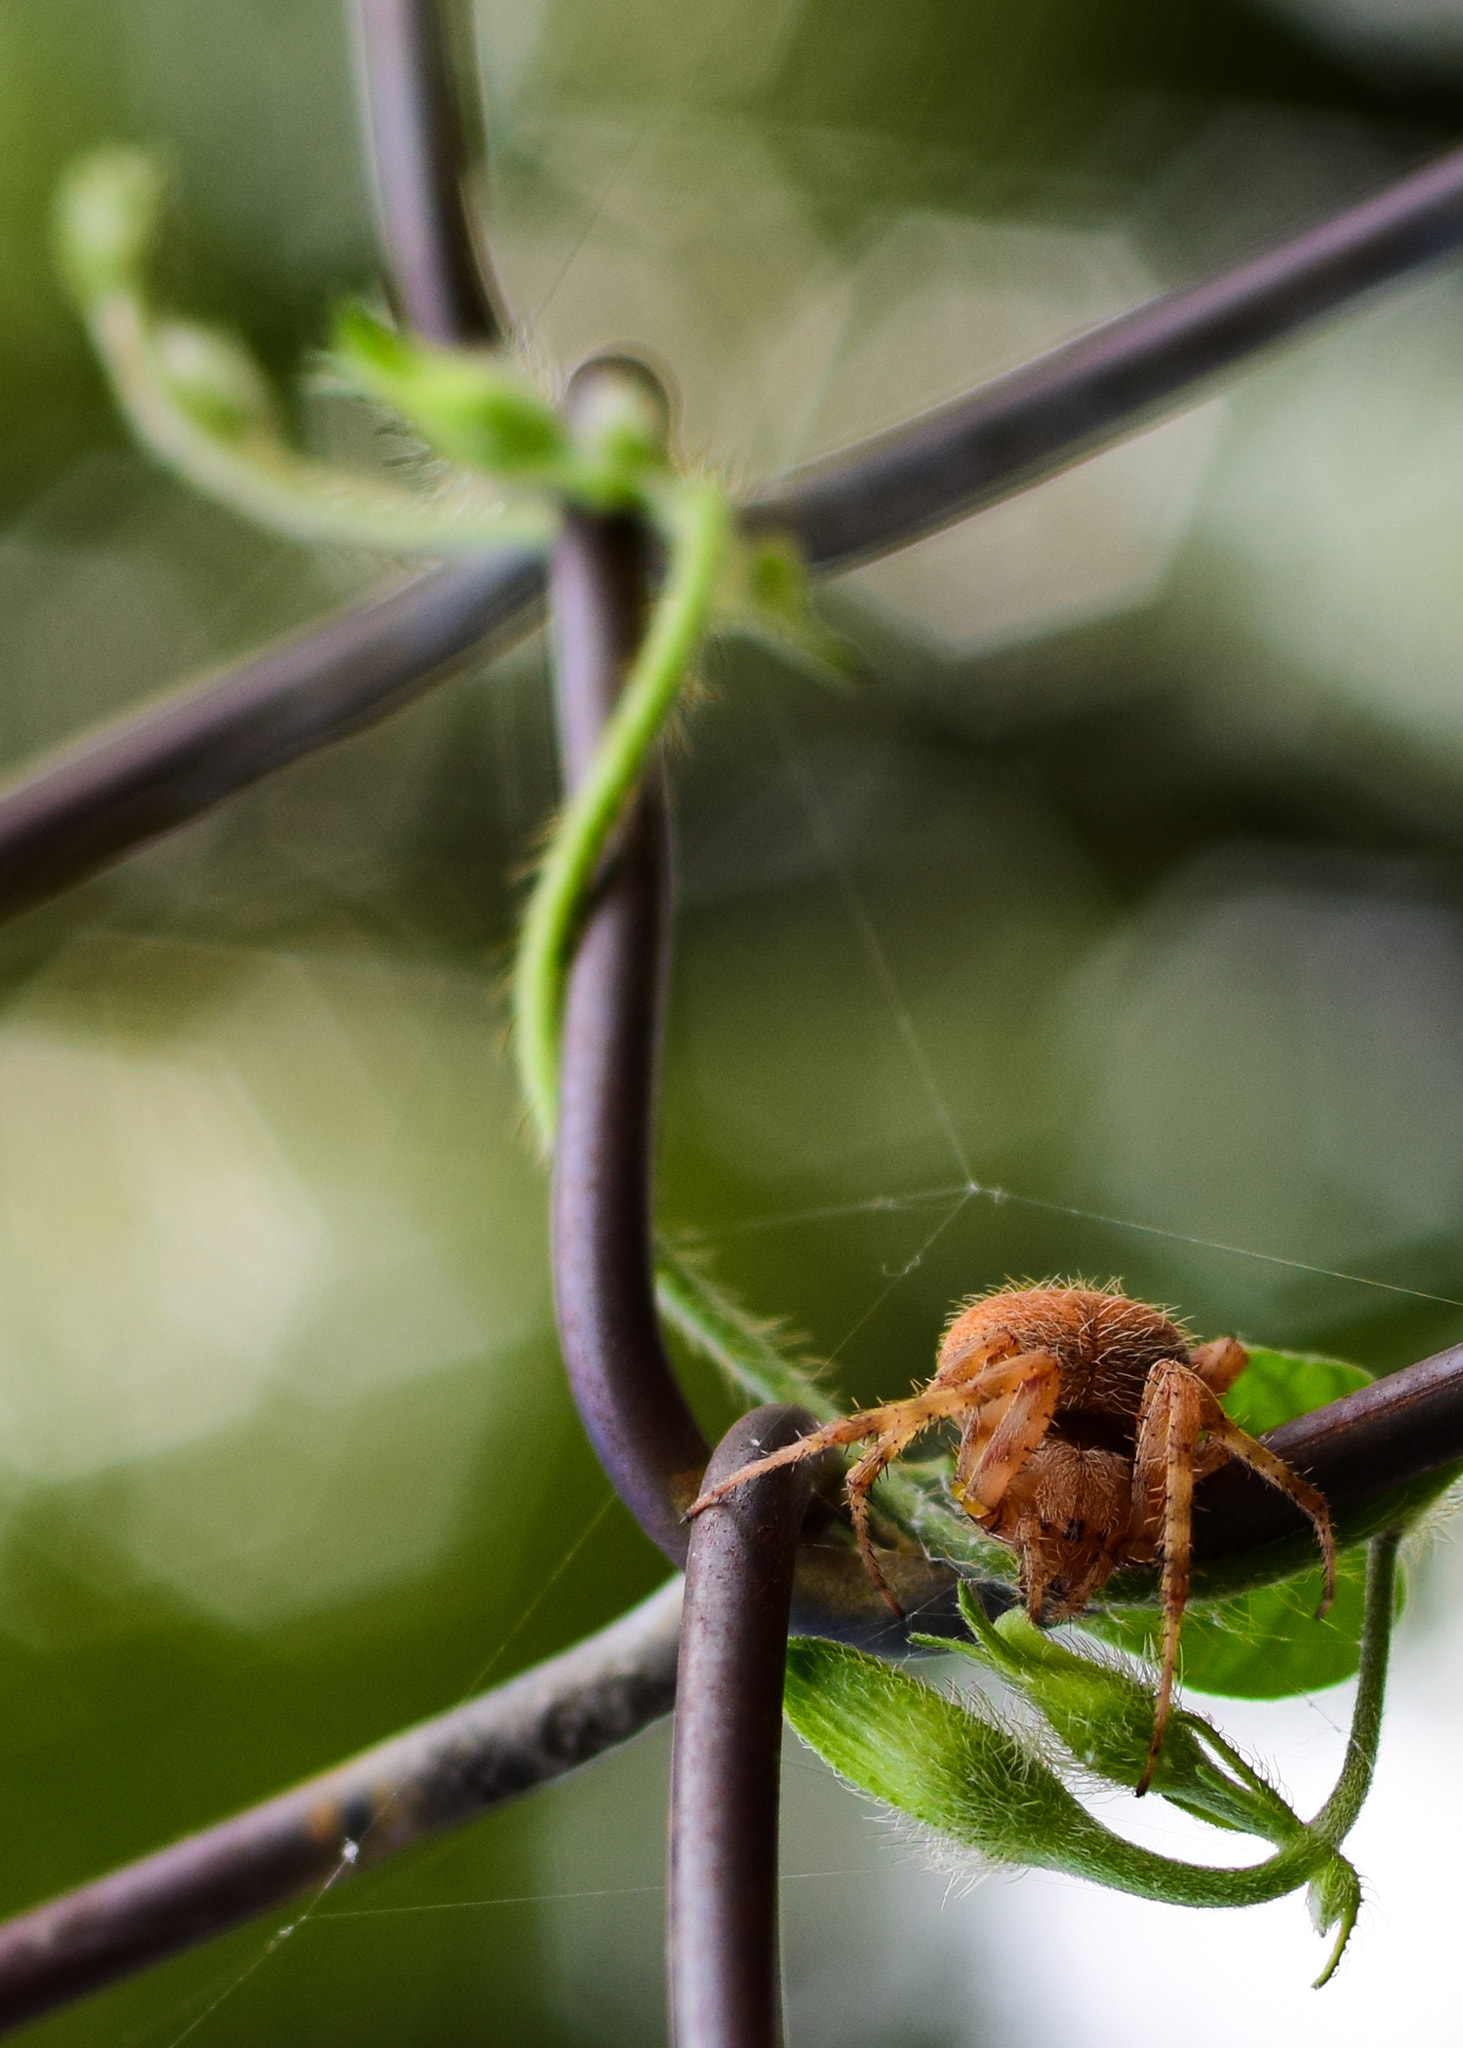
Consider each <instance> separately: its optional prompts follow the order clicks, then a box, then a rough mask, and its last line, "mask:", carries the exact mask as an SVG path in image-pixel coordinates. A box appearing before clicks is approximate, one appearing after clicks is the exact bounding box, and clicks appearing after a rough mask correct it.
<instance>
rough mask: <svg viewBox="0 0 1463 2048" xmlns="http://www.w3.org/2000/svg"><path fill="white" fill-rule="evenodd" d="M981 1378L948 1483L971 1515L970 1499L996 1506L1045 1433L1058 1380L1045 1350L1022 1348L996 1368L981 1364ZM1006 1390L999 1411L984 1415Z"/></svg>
mask: <svg viewBox="0 0 1463 2048" xmlns="http://www.w3.org/2000/svg"><path fill="white" fill-rule="evenodd" d="M981 1377H982V1379H984V1380H985V1381H986V1387H985V1389H984V1390H983V1391H984V1398H983V1400H982V1401H981V1404H980V1407H979V1409H978V1410H977V1412H976V1414H975V1416H974V1418H973V1426H972V1427H971V1428H969V1429H967V1431H966V1435H965V1440H964V1442H963V1443H962V1444H961V1446H960V1456H959V1459H958V1461H957V1463H956V1467H955V1481H954V1488H953V1491H954V1494H955V1498H956V1499H957V1500H958V1501H959V1502H960V1503H961V1505H962V1506H963V1507H964V1508H965V1509H966V1512H967V1513H969V1514H971V1515H974V1513H975V1511H974V1509H973V1508H972V1507H971V1506H970V1502H971V1500H972V1498H973V1499H974V1500H975V1501H976V1502H977V1503H978V1505H979V1506H980V1507H982V1508H995V1507H999V1505H1000V1503H1001V1499H1002V1497H1003V1495H1004V1494H1005V1491H1006V1488H1007V1487H1008V1486H1009V1485H1010V1484H1011V1481H1012V1479H1013V1478H1014V1477H1015V1475H1016V1473H1017V1472H1019V1471H1020V1469H1021V1467H1022V1466H1023V1465H1024V1464H1025V1463H1026V1460H1027V1459H1028V1458H1029V1457H1030V1456H1031V1453H1032V1452H1033V1451H1034V1450H1035V1449H1036V1447H1037V1445H1038V1444H1039V1443H1040V1442H1041V1440H1042V1438H1043V1437H1044V1436H1045V1435H1046V1433H1047V1430H1048V1428H1049V1427H1050V1425H1051V1419H1052V1417H1053V1415H1054V1414H1055V1413H1056V1407H1057V1395H1058V1393H1059V1392H1060V1391H1061V1384H1062V1373H1061V1367H1060V1366H1059V1365H1058V1363H1057V1361H1056V1359H1055V1358H1053V1357H1052V1355H1051V1353H1050V1352H1049V1351H1028V1352H1023V1353H1022V1354H1021V1355H1020V1356H1019V1357H1017V1358H1010V1359H1006V1360H1004V1361H1003V1362H1002V1364H1001V1366H1000V1367H999V1369H998V1370H994V1371H993V1370H992V1369H991V1368H987V1372H986V1373H985V1374H983V1375H982V1376H981ZM1007 1392H1009V1394H1010V1397H1011V1398H1010V1400H1009V1402H1008V1403H1007V1405H1006V1407H1005V1409H1004V1411H1003V1412H1001V1413H1000V1414H997V1415H989V1414H988V1411H989V1410H990V1409H991V1408H992V1407H993V1406H994V1405H995V1403H996V1402H997V1401H999V1400H1000V1398H1001V1396H1002V1394H1004V1393H1007ZM977 1519H978V1517H977Z"/></svg>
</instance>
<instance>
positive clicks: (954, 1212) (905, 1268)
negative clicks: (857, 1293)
mask: <svg viewBox="0 0 1463 2048" xmlns="http://www.w3.org/2000/svg"><path fill="white" fill-rule="evenodd" d="M969 1200H970V1194H969V1191H968V1190H964V1189H962V1191H961V1193H960V1196H959V1198H958V1199H957V1200H956V1201H955V1202H954V1203H953V1204H952V1205H951V1207H950V1208H949V1210H948V1211H947V1212H946V1213H945V1215H943V1216H942V1217H941V1218H940V1220H939V1222H938V1223H937V1224H936V1225H935V1227H934V1229H933V1230H932V1231H931V1232H930V1234H929V1236H928V1237H927V1238H926V1239H925V1241H924V1243H923V1244H922V1245H921V1246H920V1247H919V1249H918V1250H917V1251H916V1252H915V1253H914V1255H913V1256H912V1257H911V1258H908V1259H906V1260H905V1262H904V1264H903V1265H902V1266H901V1267H900V1268H899V1270H898V1271H897V1272H896V1273H892V1274H890V1276H889V1283H888V1285H887V1286H886V1287H881V1288H880V1290H879V1292H878V1293H877V1294H876V1295H875V1296H874V1298H873V1300H872V1301H871V1302H870V1303H869V1305H868V1307H867V1308H866V1309H865V1310H864V1312H863V1314H862V1315H861V1316H860V1317H859V1319H858V1321H857V1322H856V1323H855V1324H854V1325H853V1327H852V1328H851V1329H848V1330H845V1331H844V1333H843V1335H842V1336H841V1337H840V1338H839V1340H838V1342H837V1343H836V1344H835V1345H834V1347H833V1349H832V1350H831V1351H830V1352H829V1353H828V1357H827V1360H826V1363H827V1364H829V1365H831V1364H832V1363H833V1361H834V1360H835V1359H836V1358H837V1356H838V1354H839V1352H840V1351H842V1350H843V1349H844V1347H845V1346H846V1345H849V1344H851V1343H852V1342H853V1340H854V1338H855V1337H856V1336H857V1335H858V1333H859V1331H860V1330H861V1329H862V1328H863V1327H864V1324H865V1323H867V1322H868V1321H869V1320H870V1318H871V1317H873V1316H875V1315H877V1314H878V1312H879V1310H880V1309H881V1308H882V1307H883V1306H884V1303H885V1302H886V1301H887V1300H888V1299H889V1297H890V1295H891V1294H892V1293H893V1292H894V1290H895V1288H896V1287H898V1286H900V1285H901V1284H902V1283H903V1282H904V1281H906V1280H907V1279H908V1278H909V1276H910V1274H911V1273H912V1272H914V1270H915V1269H916V1267H918V1266H919V1265H921V1264H922V1263H923V1261H924V1256H925V1253H926V1252H927V1251H928V1250H929V1249H930V1247H931V1245H933V1244H934V1243H935V1242H936V1240H937V1239H938V1238H940V1237H943V1236H944V1234H945V1232H946V1231H947V1230H948V1229H949V1228H950V1225H951V1224H952V1223H953V1222H954V1221H955V1218H956V1217H957V1216H958V1215H959V1214H960V1212H961V1210H962V1209H963V1208H964V1207H965V1206H966V1204H967V1203H968V1202H969Z"/></svg>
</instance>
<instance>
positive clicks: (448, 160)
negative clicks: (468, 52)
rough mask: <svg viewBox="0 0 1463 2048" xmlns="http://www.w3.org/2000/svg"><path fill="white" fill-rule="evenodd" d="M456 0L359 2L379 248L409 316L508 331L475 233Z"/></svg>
mask: <svg viewBox="0 0 1463 2048" xmlns="http://www.w3.org/2000/svg"><path fill="white" fill-rule="evenodd" d="M451 5H452V0H354V5H353V7H352V10H351V12H352V17H353V19H354V22H355V31H356V51H357V58H358V67H357V68H358V70H359V73H360V100H361V108H362V113H363V115H364V121H365V127H366V132H367V139H368V143H369V147H368V150H367V156H368V159H369V162H370V166H371V186H372V192H373V196H374V198H375V203H376V225H377V232H378V234H379V237H380V241H381V246H382V248H383V249H385V250H386V251H387V252H388V254H389V259H390V260H389V265H388V268H389V272H390V276H391V282H392V288H393V292H394V294H395V296H396V298H397V300H398V303H399V306H400V309H401V311H402V313H403V314H404V315H405V318H406V321H407V324H408V326H410V327H414V328H415V329H416V331H417V333H418V334H424V335H426V337H427V338H428V340H429V341H439V342H443V343H447V344H451V343H454V342H468V343H471V342H478V343H481V344H483V345H485V346H486V345H490V344H492V343H494V342H499V341H502V340H503V339H504V337H505V335H506V334H507V332H508V324H509V323H508V319H507V316H506V312H505V310H504V307H505V301H504V299H503V296H502V292H501V290H500V288H499V285H498V281H497V279H496V277H495V276H494V274H493V270H492V266H491V264H490V262H489V259H488V253H487V250H486V247H485V246H484V244H483V242H482V240H481V238H480V237H479V236H478V235H476V234H475V233H474V231H473V210H472V208H471V206H470V205H469V204H468V198H467V193H466V190H465V181H466V179H467V177H468V175H469V173H470V170H471V168H472V160H473V157H474V155H475V154H476V153H477V152H475V151H474V150H473V149H471V148H470V147H469V142H468V136H467V132H466V120H465V114H466V110H465V107H464V104H463V96H462V94H461V93H460V92H459V90H458V88H457V85H456V83H455V80H454V65H453V62H452V35H451V25H450V23H449V20H448V17H447V9H448V8H449V7H450V6H451Z"/></svg>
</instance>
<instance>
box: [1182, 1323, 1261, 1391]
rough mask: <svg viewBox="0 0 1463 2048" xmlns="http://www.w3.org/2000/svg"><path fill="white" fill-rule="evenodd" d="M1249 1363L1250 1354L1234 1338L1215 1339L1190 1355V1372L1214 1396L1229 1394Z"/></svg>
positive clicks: (1200, 1346) (1196, 1348)
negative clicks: (1195, 1375)
mask: <svg viewBox="0 0 1463 2048" xmlns="http://www.w3.org/2000/svg"><path fill="white" fill-rule="evenodd" d="M1249 1362H1250V1354H1249V1352H1248V1351H1246V1349H1245V1347H1244V1345H1243V1344H1237V1343H1236V1342H1235V1340H1234V1338H1233V1337H1215V1338H1213V1339H1211V1341H1210V1342H1209V1343H1208V1344H1196V1345H1195V1347H1194V1349H1193V1350H1192V1351H1191V1352H1190V1353H1189V1369H1190V1371H1191V1372H1194V1373H1196V1374H1197V1375H1198V1377H1199V1378H1200V1379H1201V1380H1202V1381H1203V1382H1204V1384H1205V1386H1206V1387H1208V1389H1209V1390H1210V1392H1211V1393H1214V1394H1227V1393H1228V1392H1229V1390H1230V1388H1231V1387H1232V1386H1233V1385H1234V1383H1235V1381H1236V1380H1237V1379H1238V1378H1239V1376H1240V1374H1241V1373H1242V1372H1243V1371H1244V1369H1245V1367H1246V1366H1247V1365H1248V1364H1249Z"/></svg>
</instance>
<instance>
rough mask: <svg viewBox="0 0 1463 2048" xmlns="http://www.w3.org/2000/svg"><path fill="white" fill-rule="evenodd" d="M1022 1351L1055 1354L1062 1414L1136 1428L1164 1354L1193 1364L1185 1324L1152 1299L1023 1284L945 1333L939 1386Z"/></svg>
mask: <svg viewBox="0 0 1463 2048" xmlns="http://www.w3.org/2000/svg"><path fill="white" fill-rule="evenodd" d="M1023 1353H1044V1354H1045V1355H1047V1356H1048V1357H1051V1358H1054V1359H1055V1360H1056V1362H1057V1365H1058V1367H1059V1368H1060V1372H1061V1385H1060V1390H1059V1392H1058V1395H1057V1403H1056V1412H1057V1414H1058V1415H1063V1414H1065V1413H1066V1412H1067V1411H1068V1410H1077V1411H1086V1412H1088V1413H1090V1414H1091V1415H1093V1416H1110V1417H1112V1418H1114V1419H1115V1420H1121V1421H1125V1422H1127V1423H1129V1424H1130V1425H1131V1427H1130V1429H1129V1432H1128V1434H1129V1440H1130V1441H1131V1438H1132V1433H1133V1430H1134V1429H1135V1428H1136V1425H1137V1420H1138V1412H1139V1409H1140V1408H1141V1407H1142V1405H1143V1390H1144V1388H1145V1386H1146V1385H1147V1383H1148V1375H1149V1374H1150V1372H1151V1371H1152V1370H1153V1367H1154V1366H1155V1365H1156V1364H1158V1363H1159V1361H1160V1360H1162V1359H1170V1358H1172V1359H1178V1360H1179V1361H1181V1362H1187V1360H1188V1356H1189V1345H1188V1339H1187V1337H1186V1336H1185V1334H1184V1332H1183V1331H1182V1330H1181V1329H1180V1328H1179V1326H1178V1324H1177V1323H1175V1322H1173V1321H1172V1320H1171V1319H1170V1318H1169V1317H1168V1316H1166V1315H1165V1314H1164V1313H1163V1310H1162V1309H1158V1308H1150V1307H1149V1306H1148V1304H1147V1303H1146V1302H1141V1301H1129V1300H1128V1299H1127V1298H1126V1297H1125V1296H1123V1295H1121V1294H1117V1293H1115V1292H1106V1291H1103V1290H1100V1289H1098V1288H1095V1287H1018V1288H1009V1289H1006V1290H1004V1291H1003V1292H1001V1293H999V1294H988V1295H986V1296H985V1297H984V1299H982V1300H980V1301H976V1302H972V1303H971V1304H970V1305H969V1306H968V1307H966V1308H964V1309H963V1310H962V1311H961V1312H960V1314H959V1315H957V1316H956V1318H955V1320H954V1321H953V1322H952V1323H951V1324H950V1327H949V1328H948V1329H947V1330H946V1332H945V1339H944V1342H943V1343H942V1344H941V1346H940V1355H939V1359H938V1361H937V1364H936V1369H935V1378H934V1382H933V1384H934V1385H935V1386H947V1385H952V1384H958V1383H959V1382H960V1381H961V1380H964V1379H967V1378H973V1377H974V1375H975V1374H976V1373H977V1372H979V1371H981V1370H982V1369H983V1368H984V1367H985V1366H988V1365H992V1364H995V1363H997V1362H998V1361H999V1360H1001V1359H1003V1358H1014V1357H1018V1356H1020V1355H1021V1354H1023Z"/></svg>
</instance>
